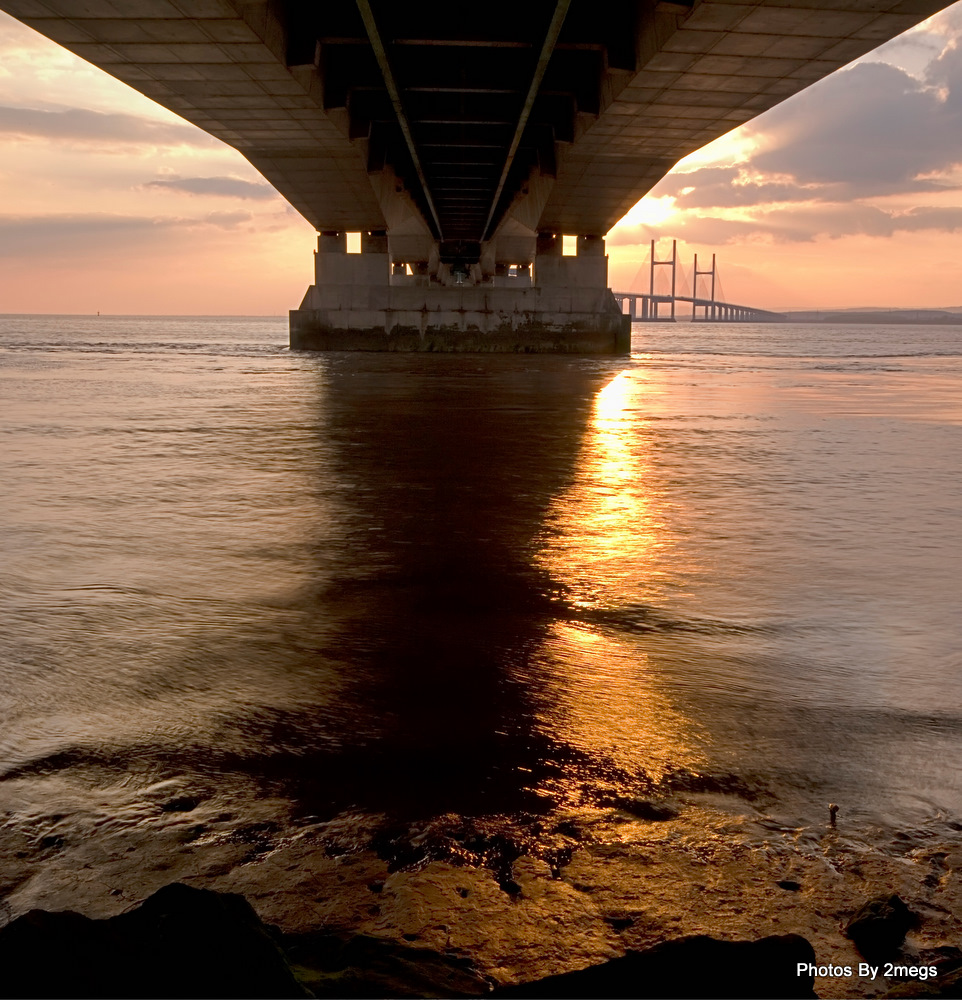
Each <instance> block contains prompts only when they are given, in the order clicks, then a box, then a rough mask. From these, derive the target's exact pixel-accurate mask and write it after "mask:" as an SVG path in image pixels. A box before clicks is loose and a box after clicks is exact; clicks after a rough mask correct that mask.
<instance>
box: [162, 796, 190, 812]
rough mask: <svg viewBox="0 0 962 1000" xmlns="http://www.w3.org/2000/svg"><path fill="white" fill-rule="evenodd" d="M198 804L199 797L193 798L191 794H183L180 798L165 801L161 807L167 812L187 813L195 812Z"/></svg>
mask: <svg viewBox="0 0 962 1000" xmlns="http://www.w3.org/2000/svg"><path fill="white" fill-rule="evenodd" d="M198 805H199V803H198V801H197V799H195V798H192V797H191V796H190V795H181V796H180V798H177V799H171V800H170V802H165V803H164V804H163V805H162V806H161V807H160V808H161V811H162V812H165V813H171V812H175V813H186V812H193V811H194V810H195V809H196V808H197V806H198Z"/></svg>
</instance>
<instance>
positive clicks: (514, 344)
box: [291, 285, 631, 354]
mask: <svg viewBox="0 0 962 1000" xmlns="http://www.w3.org/2000/svg"><path fill="white" fill-rule="evenodd" d="M630 333H631V329H630V320H629V318H628V317H627V316H625V315H623V314H622V312H621V310H620V309H619V308H618V306H617V303H616V302H615V300H614V296H613V295H612V294H611V292H610V291H608V289H606V288H603V289H578V288H576V289H571V290H569V291H567V292H563V291H562V290H559V289H542V288H523V289H517V290H516V289H512V288H489V287H484V286H480V287H467V288H460V289H457V288H438V287H433V288H431V287H427V288H419V287H411V288H397V287H391V286H382V287H377V286H366V285H357V286H326V287H325V286H316V285H312V286H311V288H310V289H309V290H308V293H307V295H306V296H305V297H304V304H303V305H302V307H301V308H300V309H295V310H292V311H291V347H292V348H294V349H295V350H308V351H478V352H489V351H497V352H519V351H520V352H550V353H578V354H627V353H628V349H629V346H630V343H629V338H630Z"/></svg>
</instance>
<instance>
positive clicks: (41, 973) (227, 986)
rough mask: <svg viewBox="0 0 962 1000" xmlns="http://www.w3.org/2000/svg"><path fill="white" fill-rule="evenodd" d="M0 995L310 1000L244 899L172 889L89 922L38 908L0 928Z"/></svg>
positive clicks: (73, 914)
mask: <svg viewBox="0 0 962 1000" xmlns="http://www.w3.org/2000/svg"><path fill="white" fill-rule="evenodd" d="M0 996H2V997H145V998H146V997H307V996H310V994H309V993H308V992H307V991H306V990H305V989H304V988H303V987H302V986H301V985H300V984H299V983H298V982H297V981H296V980H295V979H294V976H293V975H292V973H291V971H290V969H289V968H288V966H287V963H286V962H285V960H284V956H283V955H282V953H281V951H280V949H279V947H278V945H277V943H276V942H275V940H274V938H273V937H272V935H271V932H270V930H269V929H268V928H267V927H266V926H265V925H264V924H263V923H261V921H260V919H259V918H258V916H257V914H256V913H255V912H254V909H253V907H251V905H250V903H248V902H247V900H246V899H244V897H243V896H236V895H232V894H229V893H218V892H211V891H210V890H207V889H193V888H191V887H189V886H186V885H179V884H173V885H168V886H165V887H164V888H163V889H160V890H159V891H158V892H156V893H154V895H153V896H151V897H150V898H149V899H147V900H145V901H144V902H143V903H142V904H141V905H140V906H139V907H137V908H136V909H134V910H131V911H129V912H128V913H122V914H120V915H119V916H116V917H111V918H110V919H108V920H92V919H90V918H89V917H84V916H82V915H81V914H79V913H71V912H66V913H47V912H45V911H43V910H32V911H31V912H30V913H27V914H25V915H24V916H22V917H19V918H18V919H16V920H14V921H13V922H12V923H10V924H8V925H7V926H6V927H4V928H3V929H2V930H0Z"/></svg>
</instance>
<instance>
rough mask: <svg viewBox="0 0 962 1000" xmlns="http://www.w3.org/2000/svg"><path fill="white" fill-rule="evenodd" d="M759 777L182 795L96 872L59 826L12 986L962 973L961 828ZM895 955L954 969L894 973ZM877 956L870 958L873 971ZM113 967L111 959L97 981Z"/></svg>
mask: <svg viewBox="0 0 962 1000" xmlns="http://www.w3.org/2000/svg"><path fill="white" fill-rule="evenodd" d="M750 797H751V790H750V789H737V788H733V789H729V788H724V789H720V790H716V789H711V790H708V791H706V790H705V789H703V788H701V787H700V786H699V787H698V788H693V789H684V788H680V789H677V790H676V791H674V792H673V793H672V794H671V795H663V796H661V797H652V796H646V795H639V796H637V797H632V796H628V797H624V796H622V797H621V798H619V799H618V800H617V801H614V800H613V801H611V802H608V803H600V802H599V803H596V804H595V805H593V806H591V807H590V808H589V807H585V806H579V807H578V808H576V809H575V808H573V809H571V810H569V811H568V812H565V811H564V810H563V809H559V810H555V811H552V813H551V814H550V817H549V816H542V817H540V818H538V819H536V820H535V819H533V818H530V817H529V818H528V820H525V821H520V820H519V819H518V818H517V817H514V818H510V817H488V818H474V819H470V818H466V817H463V816H453V815H452V816H444V817H436V818H435V819H433V820H431V821H423V822H416V823H408V824H397V823H394V824H388V823H386V822H385V821H384V819H383V817H382V818H381V819H380V820H379V821H377V822H370V823H368V825H367V826H365V823H364V821H363V819H362V818H360V817H356V816H343V817H337V818H335V819H333V820H330V821H317V822H314V821H311V820H308V821H306V822H303V823H302V824H301V825H300V826H298V827H297V828H296V829H293V831H290V832H288V833H286V834H285V835H281V834H279V833H277V832H274V833H272V832H271V829H270V828H269V827H267V826H264V827H263V828H259V829H260V834H259V837H260V839H255V840H254V841H252V840H251V837H250V836H245V837H237V836H234V837H224V838H221V839H219V840H216V841H215V840H214V838H210V840H209V841H208V842H207V843H203V838H202V837H200V836H198V835H197V834H196V830H197V827H198V823H197V820H198V818H199V816H198V814H200V813H201V812H202V808H201V807H200V806H199V805H198V803H197V801H196V800H194V799H191V800H189V801H188V800H187V799H185V798H183V797H182V796H181V797H178V796H173V797H172V798H171V802H173V803H175V805H176V808H175V807H174V806H170V807H169V808H167V809H166V810H162V815H163V817H164V820H163V822H164V824H165V827H164V828H165V829H168V830H170V831H174V832H176V831H187V830H193V831H195V832H194V834H193V835H192V836H191V837H190V838H187V837H184V836H181V838H180V844H181V846H182V849H181V850H180V851H179V852H178V851H172V852H171V853H169V854H168V855H166V856H165V857H164V858H163V859H160V858H158V859H157V861H156V863H155V864H154V865H153V866H152V867H148V866H143V865H140V866H137V865H136V854H137V853H138V852H134V854H135V857H131V856H130V854H127V861H126V863H125V864H124V863H122V862H121V860H115V861H113V862H112V863H113V864H114V865H115V867H114V868H113V869H112V870H107V869H106V868H104V867H103V865H102V866H101V871H100V872H99V873H98V876H97V877H96V878H94V877H93V876H92V875H91V874H90V872H91V871H92V870H93V867H92V860H93V859H91V861H88V862H87V863H86V864H79V863H78V861H79V856H78V854H71V853H70V852H69V851H68V850H67V848H66V847H65V846H62V847H60V848H57V849H53V848H51V853H50V854H49V856H48V857H47V858H46V859H45V861H44V866H43V869H42V872H41V870H39V869H38V871H37V872H35V875H36V876H37V880H36V882H35V883H31V880H30V879H22V878H21V880H20V881H12V882H11V885H12V886H14V889H13V891H12V892H9V893H8V894H7V895H6V897H5V899H4V907H5V908H6V911H7V924H6V926H5V927H4V928H3V929H2V930H0V969H2V974H0V984H2V985H0V995H2V996H82V995H91V996H93V995H99V996H114V995H117V996H120V995H124V996H144V997H147V996H187V995H190V996H311V995H313V996H316V997H358V998H360V997H375V996H397V997H417V996H438V997H455V996H464V997H470V996H484V995H489V994H492V991H493V993H494V995H496V996H503V997H511V996H515V997H523V996H548V995H550V996H565V995H570V996H581V995H587V996H596V997H602V996H611V997H614V996H642V995H651V996H666V997H667V996H719V997H720V996H726V995H731V996H753V995H758V996H784V997H789V996H793V997H794V996H809V997H810V996H817V997H820V998H833V997H879V996H885V995H891V996H959V995H960V990H962V971H960V970H962V950H960V948H959V945H960V944H962V881H960V874H959V873H960V869H962V851H960V849H959V848H958V846H957V845H955V844H954V843H953V842H949V841H946V842H943V841H937V840H936V839H935V838H934V837H933V836H932V835H930V833H929V832H927V831H926V832H925V834H924V835H923V834H921V833H920V834H919V835H918V836H909V835H903V837H902V838H901V839H900V838H899V837H898V836H895V837H893V838H892V839H891V842H890V843H889V847H888V849H886V850H881V849H880V848H879V847H878V845H877V844H876V845H874V846H872V845H868V844H867V843H866V841H865V840H864V839H862V838H860V837H856V836H854V835H852V834H851V833H850V832H849V831H848V830H847V829H846V828H845V825H844V823H840V824H839V828H837V829H833V828H831V827H829V826H828V824H826V825H825V826H824V827H823V828H819V829H814V828H805V827H797V828H795V827H791V826H787V825H785V824H784V823H779V822H777V821H776V820H775V819H773V818H772V816H770V815H769V814H767V813H766V811H765V809H764V808H762V807H761V806H759V807H758V808H755V807H753V806H751V804H750ZM198 845H201V846H202V847H203V850H201V846H198ZM154 846H155V848H156V845H154ZM79 849H80V845H78V851H79ZM128 850H129V848H128ZM115 857H116V858H117V859H119V858H122V857H123V855H122V854H121V853H119V852H118V854H117V855H116V856H115ZM142 859H143V855H141V860H142ZM10 860H12V859H10ZM58 865H60V868H59V869H58ZM41 874H42V877H40V876H41ZM170 883H187V885H179V886H178V885H171V884H170ZM31 884H33V891H32V892H31V890H30V887H31ZM158 889H159V892H158ZM896 896H897V897H898V901H897V902H895V903H893V901H892V900H893V897H896ZM38 904H39V907H42V910H40V909H39V908H38ZM866 904H871V905H870V906H869V908H868V910H865V909H864V908H865V906H866ZM58 910H61V911H63V910H83V912H84V913H85V914H87V916H79V915H78V914H76V913H63V912H60V913H58V912H55V911H58ZM31 911H32V912H31ZM44 911H46V912H44ZM860 914H861V921H862V924H863V925H864V926H868V927H869V928H870V930H869V932H868V934H869V936H868V937H866V936H865V933H863V931H860V930H859V919H860ZM873 921H874V922H875V925H876V926H875V930H877V929H878V928H882V934H881V939H879V940H876V941H875V943H874V944H873V940H874V939H875V938H878V935H877V934H876V933H875V931H874V930H872V929H871V928H872V925H873ZM158 928H160V930H158ZM846 928H848V931H847V932H846ZM886 935H888V937H886ZM71 941H73V942H74V943H73V944H71V943H70V942H71ZM733 949H734V950H733ZM739 949H741V951H740V952H739ZM746 949H748V950H746ZM750 949H755V951H754V952H751V951H750ZM121 954H122V955H123V956H125V957H123V958H122V959H120V958H118V957H117V956H118V955H121ZM175 954H176V955H180V958H177V959H176V961H175ZM97 955H100V956H101V957H100V959H99V960H97V959H96V957H95V956H97ZM191 956H192V957H191ZM746 956H749V957H746ZM773 956H774V957H773ZM889 958H891V959H893V960H895V961H896V964H897V965H898V966H899V968H900V969H903V970H910V969H916V970H918V969H919V968H920V967H925V968H929V967H931V966H934V967H936V969H937V974H936V975H935V976H934V978H927V979H920V977H919V975H918V973H917V972H916V974H915V975H900V974H897V975H892V976H886V975H883V974H882V973H883V971H884V965H883V964H882V963H883V962H884V961H886V960H888V959H889ZM255 960H256V962H255ZM869 960H870V961H871V962H872V964H874V965H876V966H877V967H878V970H879V971H878V974H877V975H876V976H875V978H874V979H873V978H869V977H866V976H859V975H858V974H857V972H856V971H855V970H857V969H858V966H859V964H860V963H864V962H866V961H869ZM178 962H180V963H181V964H180V965H178ZM185 963H186V964H185ZM251 963H255V964H256V966H257V968H256V969H254V968H252V966H251ZM799 963H808V964H809V965H810V966H811V972H808V971H806V972H805V974H803V975H799V974H798V973H797V966H798V965H799ZM786 965H787V966H788V971H787V973H786V968H785V967H786ZM98 969H99V970H101V971H103V970H104V969H106V970H110V975H111V976H114V977H115V978H114V979H112V980H109V981H99V982H97V984H96V988H94V987H93V986H91V987H89V992H88V993H86V994H85V993H84V989H85V987H83V985H82V984H83V983H84V982H86V981H87V980H84V979H83V976H90V975H94V974H95V973H96V971H97V970H98ZM159 969H165V970H166V971H164V972H163V973H162V974H161V972H158V970H159ZM846 969H849V970H851V971H850V974H847V975H846V974H845V970H846ZM17 970H19V971H17ZM57 970H59V971H57ZM178 970H179V971H178ZM55 973H56V974H58V975H59V974H62V975H65V976H68V977H69V976H74V979H73V980H69V979H68V980H61V981H55V980H54V979H51V977H52V976H54V975H55ZM98 974H99V973H98ZM268 974H269V976H271V977H273V978H268V979H259V978H258V976H268ZM18 976H19V978H17V977H18ZM158 976H161V978H158ZM163 976H166V977H167V978H163ZM231 976H233V977H234V978H230V977H231ZM786 976H787V978H786ZM78 977H79V978H78ZM205 977H207V978H205ZM699 977H700V978H699ZM58 982H59V985H58ZM539 984H540V985H539ZM245 989H247V990H248V992H244V990H245ZM112 990H113V992H111V991H112ZM178 990H180V992H178ZM218 990H219V991H220V992H218ZM539 990H540V991H541V992H539ZM151 991H153V992H151Z"/></svg>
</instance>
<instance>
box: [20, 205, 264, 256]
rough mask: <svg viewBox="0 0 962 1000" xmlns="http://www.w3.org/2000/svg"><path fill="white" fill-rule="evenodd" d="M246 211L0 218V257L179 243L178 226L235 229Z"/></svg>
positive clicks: (244, 219)
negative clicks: (187, 215) (199, 215)
mask: <svg viewBox="0 0 962 1000" xmlns="http://www.w3.org/2000/svg"><path fill="white" fill-rule="evenodd" d="M252 219H253V216H252V215H251V214H250V213H249V212H211V213H210V214H209V215H207V216H205V217H204V218H202V219H190V218H165V217H150V216H131V215H111V214H108V213H91V214H89V215H56V216H53V215H40V216H15V215H7V216H0V257H20V258H23V257H44V258H46V259H58V258H64V257H72V258H76V255H77V254H78V253H79V254H83V255H85V256H90V255H97V254H101V253H105V254H108V255H109V254H115V253H116V252H118V251H119V250H124V249H126V248H128V247H135V248H142V247H143V246H144V243H145V240H147V239H149V241H150V244H151V245H152V246H155V245H156V244H157V243H158V241H159V240H162V239H167V238H170V239H171V240H176V241H182V240H183V238H184V237H183V235H178V234H180V232H181V231H182V230H185V229H195V230H199V231H203V230H205V229H206V230H208V231H210V230H213V229H234V228H236V227H237V226H239V225H241V224H242V223H244V222H250V221H251V220H252Z"/></svg>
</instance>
